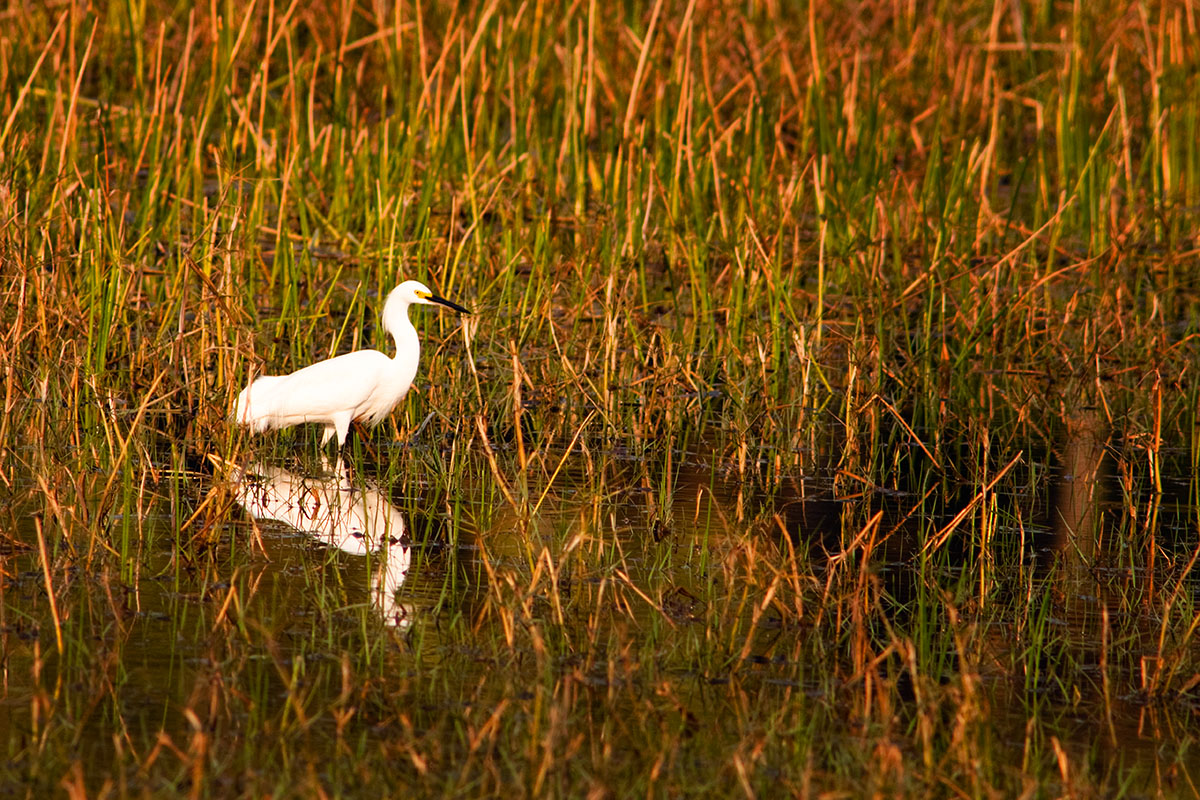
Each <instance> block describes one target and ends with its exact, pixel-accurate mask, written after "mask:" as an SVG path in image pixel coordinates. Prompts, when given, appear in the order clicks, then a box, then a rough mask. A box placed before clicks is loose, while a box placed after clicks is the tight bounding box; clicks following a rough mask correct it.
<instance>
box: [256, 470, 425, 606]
mask: <svg viewBox="0 0 1200 800" xmlns="http://www.w3.org/2000/svg"><path fill="white" fill-rule="evenodd" d="M234 479H235V487H236V488H235V497H236V499H237V502H238V504H239V505H241V506H242V508H244V509H245V510H246V511H247V512H248V513H249V514H250V515H251V516H253V517H254V518H255V519H270V520H275V521H277V522H282V523H284V524H285V525H287V526H289V527H291V528H294V529H295V530H297V531H299V532H301V533H304V534H307V535H309V536H311V537H312V538H313V539H315V540H316V541H319V542H322V543H324V544H327V545H329V546H330V547H336V548H337V549H339V550H341V551H342V552H344V553H349V554H351V555H356V556H365V555H369V554H373V556H374V557H373V558H372V559H371V561H370V562H369V563H372V562H373V563H372V567H374V569H375V574H374V575H372V576H371V580H370V582H369V585H370V592H371V602H372V603H373V604H374V605H375V607H376V608H377V609H378V610H379V611H380V613H381V614H382V615H383V619H384V621H385V622H386V623H387V624H388V625H394V626H397V627H402V628H406V627H408V625H409V624H410V622H411V615H410V609H409V608H408V607H407V606H405V605H404V604H403V603H399V602H397V600H396V592H397V591H398V590H399V589H400V586H401V584H403V583H404V580H405V578H407V577H408V569H409V566H410V564H411V563H412V548H411V547H410V546H409V544H408V542H407V539H406V537H405V525H404V517H403V516H402V515H401V514H400V511H399V510H398V509H397V508H396V507H395V506H393V505H392V504H391V503H390V502H389V501H388V499H387V498H386V497H384V495H383V494H382V493H381V492H379V491H378V490H377V489H374V488H370V487H367V488H360V487H356V486H354V485H353V484H352V483H351V482H350V480H349V478H348V476H347V475H346V474H345V472H344V471H342V470H335V474H334V476H333V477H324V478H313V477H306V476H301V475H296V474H294V473H291V472H288V471H287V470H285V469H281V468H279V467H273V466H269V465H266V464H251V465H250V466H249V467H247V468H246V469H245V470H240V471H237V472H235V473H234Z"/></svg>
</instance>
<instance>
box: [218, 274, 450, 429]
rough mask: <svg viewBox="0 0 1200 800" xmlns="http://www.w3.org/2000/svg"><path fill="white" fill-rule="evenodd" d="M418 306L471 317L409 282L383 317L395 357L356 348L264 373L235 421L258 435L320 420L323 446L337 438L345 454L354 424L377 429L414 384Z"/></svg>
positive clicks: (243, 398) (245, 395)
mask: <svg viewBox="0 0 1200 800" xmlns="http://www.w3.org/2000/svg"><path fill="white" fill-rule="evenodd" d="M414 304H422V305H442V306H445V307H446V308H452V309H454V310H455V311H457V312H459V313H460V314H470V313H471V312H470V311H467V309H465V308H463V307H462V306H460V305H458V304H457V303H452V302H450V301H449V300H446V299H444V298H441V297H438V296H437V295H435V294H434V293H433V292H431V291H429V288H428V287H427V286H426V285H425V284H423V283H421V282H420V281H405V282H404V283H402V284H400V285H399V286H397V287H396V288H395V289H393V290H392V291H391V294H389V295H388V298H387V302H386V303H385V304H384V306H383V315H382V317H381V319H382V321H383V329H384V330H385V331H387V332H388V333H390V334H391V335H392V338H393V339H395V340H396V357H395V358H388V357H387V356H386V355H384V354H383V353H381V352H379V351H378V350H356V351H355V352H353V353H346V354H345V355H341V356H337V357H336V358H330V359H327V360H325V361H318V362H317V363H316V364H311V365H309V366H307V367H305V368H304V369H301V370H297V371H296V372H293V373H292V374H291V375H264V376H262V377H260V378H259V379H258V380H256V381H254V382H253V383H251V384H250V385H249V386H247V387H246V388H245V389H243V390H242V393H241V394H239V395H238V399H237V405H236V406H234V409H233V419H234V421H236V422H237V423H238V424H240V425H244V426H246V427H248V428H250V430H251V431H253V432H254V433H261V432H262V431H266V430H271V429H272V428H288V427H291V426H292V425H300V424H301V423H304V422H320V423H323V424H324V425H325V434H324V436H322V437H321V446H322V447H324V446H325V445H326V444H327V443H328V442H329V440H330V439H332V438H333V437H334V436H335V435H336V436H337V443H338V452H339V453H340V452H341V449H342V445H343V444H344V443H345V442H346V433H347V432H348V431H349V430H350V423H351V422H354V421H356V420H357V421H361V422H364V423H366V424H367V425H369V426H372V427H373V426H375V425H378V424H379V423H380V422H382V421H383V419H384V418H385V417H387V415H388V414H390V413H391V411H392V409H393V408H395V407H396V405H397V404H398V403H399V402H400V401H401V400H403V399H404V395H406V394H408V389H409V387H410V386H412V382H413V378H415V377H416V375H417V362H418V361H419V360H420V357H421V342H420V340H419V339H418V338H417V329H416V328H414V327H413V324H412V322H411V321H410V320H409V319H408V307H409V306H411V305H414Z"/></svg>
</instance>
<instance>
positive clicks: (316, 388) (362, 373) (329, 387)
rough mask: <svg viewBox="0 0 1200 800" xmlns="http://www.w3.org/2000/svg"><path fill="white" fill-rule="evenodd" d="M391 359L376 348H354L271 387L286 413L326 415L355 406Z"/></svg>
mask: <svg viewBox="0 0 1200 800" xmlns="http://www.w3.org/2000/svg"><path fill="white" fill-rule="evenodd" d="M390 363H391V359H389V358H388V357H387V356H385V355H384V354H383V353H381V352H379V351H378V350H358V351H356V352H353V353H347V354H345V355H342V356H338V357H337V358H331V359H328V360H327V361H318V362H317V363H316V364H312V365H310V366H307V367H305V368H304V369H302V370H298V371H296V372H293V373H292V374H291V375H287V376H285V377H284V378H283V380H281V381H280V382H279V383H278V384H277V385H276V386H275V387H273V389H272V391H273V392H274V393H276V402H277V403H278V405H277V408H278V410H279V411H280V412H283V413H284V414H286V415H287V416H294V417H302V418H304V419H328V418H329V417H332V416H333V415H335V414H338V413H345V412H346V411H351V410H354V409H357V408H359V407H360V406H362V405H363V404H364V403H366V402H367V400H368V399H369V398H370V397H371V395H372V393H373V392H374V391H375V387H376V386H377V385H378V383H379V380H380V375H382V374H384V372H385V371H386V369H387V367H388V365H389V364H390Z"/></svg>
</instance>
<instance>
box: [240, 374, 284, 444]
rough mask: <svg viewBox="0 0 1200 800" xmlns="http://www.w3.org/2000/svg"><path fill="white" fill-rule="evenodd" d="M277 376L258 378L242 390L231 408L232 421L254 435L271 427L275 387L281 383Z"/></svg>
mask: <svg viewBox="0 0 1200 800" xmlns="http://www.w3.org/2000/svg"><path fill="white" fill-rule="evenodd" d="M281 380H282V378H281V377H278V376H266V375H264V376H263V377H261V378H259V379H258V380H256V381H254V383H252V384H250V385H249V386H247V387H246V388H245V389H242V391H241V393H240V394H238V398H237V402H236V403H235V404H234V406H233V414H232V415H231V416H232V418H233V421H234V422H236V423H237V424H238V425H244V426H246V427H248V428H250V429H251V430H252V431H254V432H255V433H261V432H263V431H265V430H267V429H268V428H270V427H271V421H272V420H273V419H274V416H275V406H276V400H275V397H274V394H275V393H274V392H273V391H272V390H273V389H274V388H275V385H276V384H277V383H278V382H279V381H281Z"/></svg>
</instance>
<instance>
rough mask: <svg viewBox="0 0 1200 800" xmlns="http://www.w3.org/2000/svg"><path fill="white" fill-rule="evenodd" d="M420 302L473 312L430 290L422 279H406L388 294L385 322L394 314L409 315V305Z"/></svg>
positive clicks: (465, 312)
mask: <svg viewBox="0 0 1200 800" xmlns="http://www.w3.org/2000/svg"><path fill="white" fill-rule="evenodd" d="M418 303H419V304H421V305H439V306H445V307H446V308H452V309H454V310H455V311H457V312H458V313H460V314H470V313H471V312H470V311H468V310H467V309H465V308H463V307H462V306H460V305H459V304H458V303H452V302H450V301H449V300H447V299H445V298H444V297H438V296H437V295H436V294H434V293H433V292H431V291H430V290H429V287H428V286H426V285H425V284H423V283H421V282H420V281H405V282H404V283H402V284H400V285H399V286H397V287H396V288H395V289H392V291H391V294H389V295H388V299H387V304H386V305H385V306H384V309H383V316H384V320H385V322H386V321H387V320H388V319H389V318H390V317H391V316H392V315H393V314H400V315H403V316H407V315H408V307H409V306H411V305H415V304H418Z"/></svg>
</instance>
